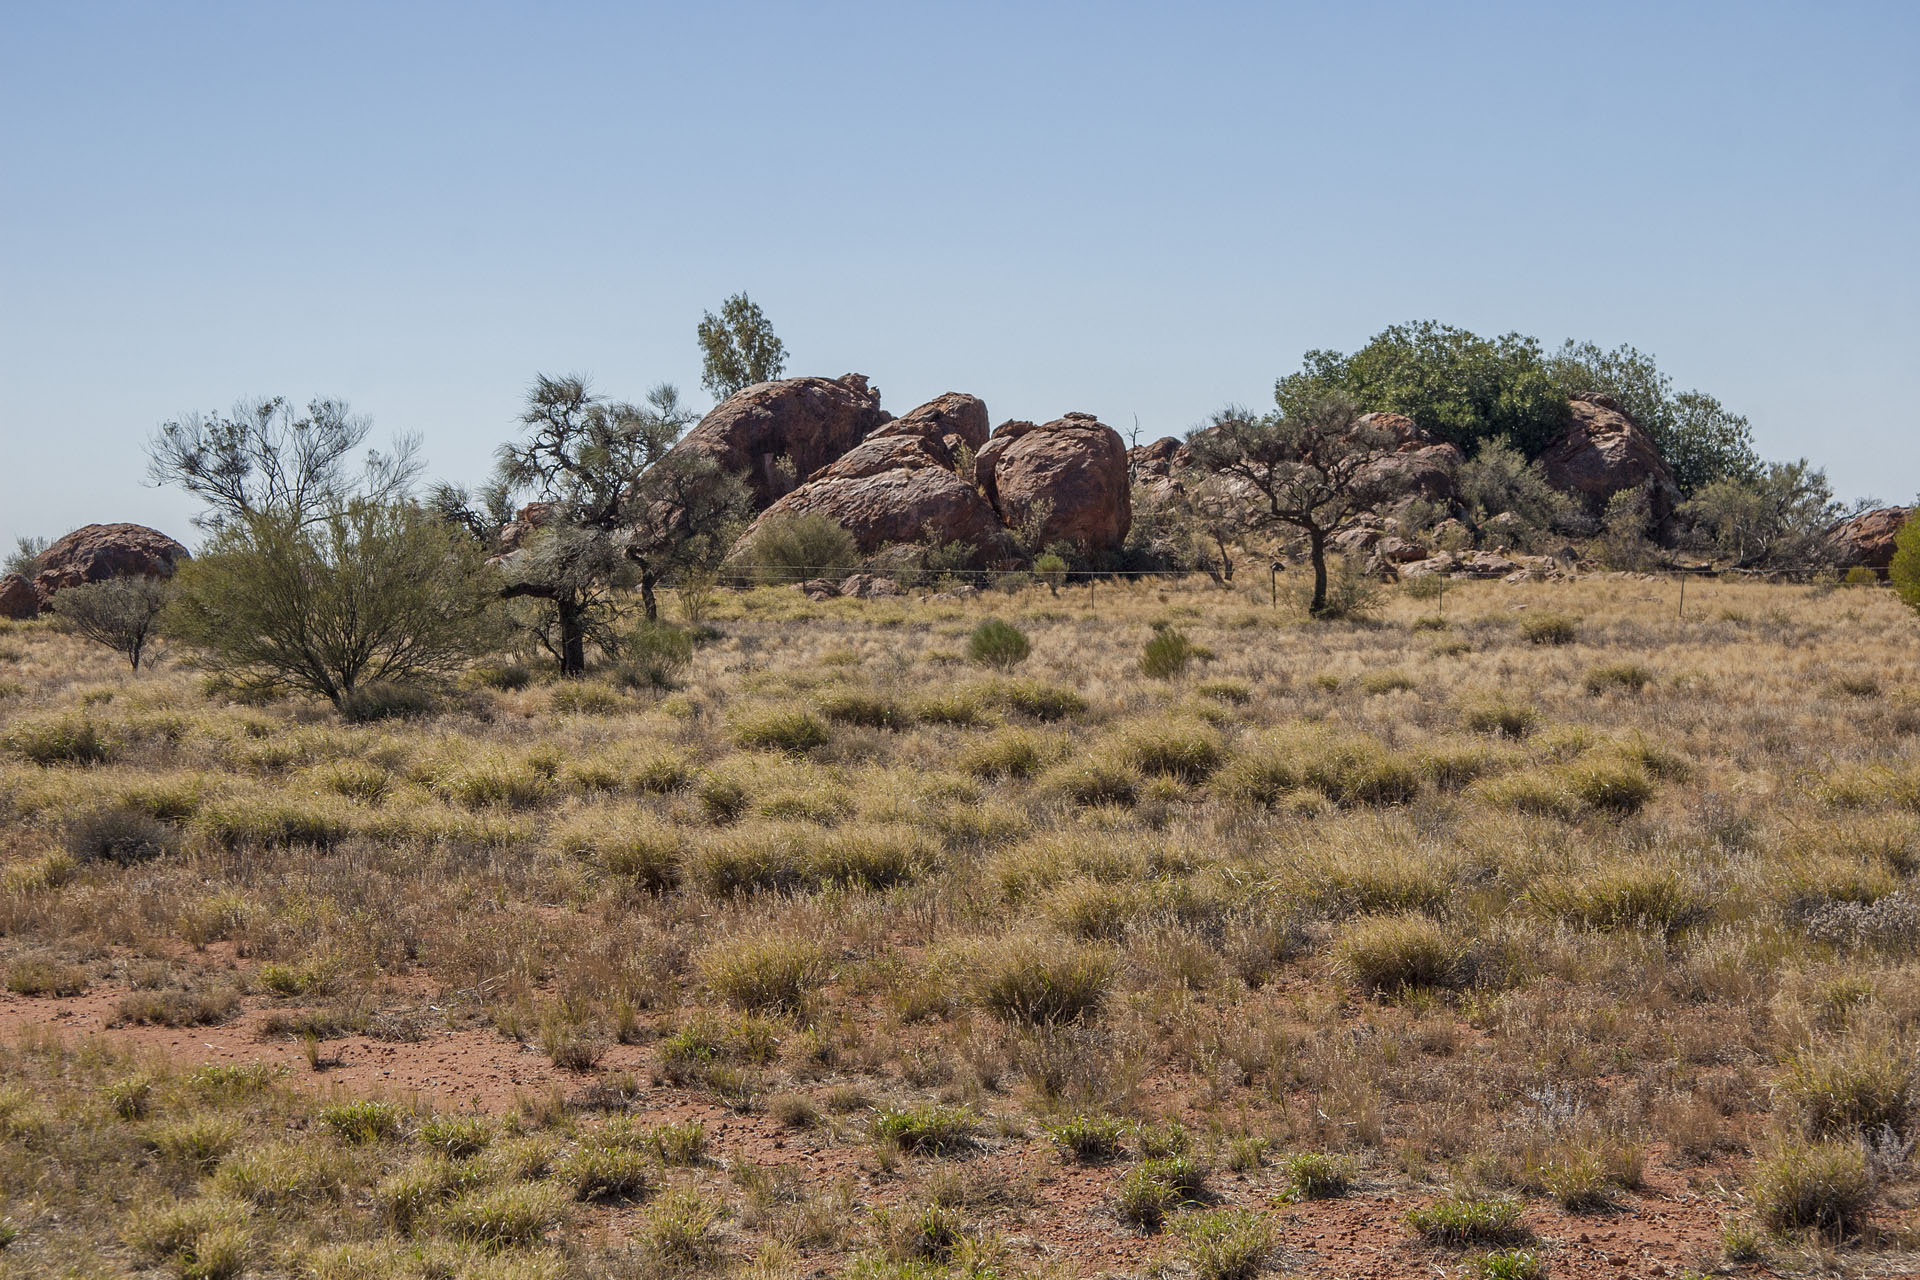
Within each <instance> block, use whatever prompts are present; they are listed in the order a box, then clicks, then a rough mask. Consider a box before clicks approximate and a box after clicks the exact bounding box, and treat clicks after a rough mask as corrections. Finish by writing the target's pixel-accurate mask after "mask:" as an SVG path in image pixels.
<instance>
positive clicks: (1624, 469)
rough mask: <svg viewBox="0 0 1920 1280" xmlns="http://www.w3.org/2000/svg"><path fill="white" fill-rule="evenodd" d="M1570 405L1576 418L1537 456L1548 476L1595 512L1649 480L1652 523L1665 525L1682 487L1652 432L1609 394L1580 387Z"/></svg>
mask: <svg viewBox="0 0 1920 1280" xmlns="http://www.w3.org/2000/svg"><path fill="white" fill-rule="evenodd" d="M1568 408H1569V410H1570V412H1571V413H1572V417H1573V420H1572V422H1570V423H1569V424H1568V426H1567V429H1566V430H1565V431H1563V432H1561V433H1560V436H1559V438H1558V439H1556V440H1555V441H1554V442H1553V443H1552V444H1550V445H1548V446H1547V449H1546V452H1544V453H1542V454H1541V455H1540V458H1539V462H1540V466H1541V468H1542V469H1543V470H1544V471H1545V472H1546V475H1547V481H1548V482H1549V483H1550V484H1552V485H1553V486H1554V487H1555V488H1556V489H1561V490H1564V491H1565V492H1567V493H1571V494H1573V495H1574V496H1575V497H1578V498H1580V499H1582V500H1583V501H1584V502H1585V503H1586V506H1587V509H1588V511H1589V512H1591V513H1593V514H1595V515H1597V514H1599V513H1600V511H1601V510H1602V509H1603V508H1605V506H1606V504H1607V499H1608V498H1611V497H1612V496H1613V495H1614V494H1616V493H1619V492H1621V491H1622V490H1625V489H1637V488H1639V487H1640V486H1641V485H1650V486H1651V488H1650V494H1649V496H1650V497H1651V499H1652V505H1653V520H1654V524H1655V525H1656V526H1657V527H1663V526H1665V525H1666V523H1667V522H1668V520H1670V519H1671V518H1672V516H1673V510H1674V508H1675V507H1677V506H1678V505H1679V504H1680V490H1679V488H1678V486H1676V485H1675V484H1674V482H1673V472H1672V471H1670V470H1668V469H1667V464H1666V462H1665V460H1663V459H1662V458H1661V457H1660V450H1659V449H1658V448H1656V447H1655V446H1654V443H1653V437H1652V436H1649V435H1648V434H1647V433H1646V432H1645V431H1642V430H1641V429H1640V427H1639V425H1638V424H1636V423H1635V422H1634V420H1633V419H1632V418H1630V417H1628V416H1627V411H1626V410H1625V409H1624V408H1623V407H1622V406H1621V404H1620V402H1619V401H1618V400H1615V399H1614V398H1613V397H1612V396H1610V395H1605V394H1602V393H1600V392H1597V391H1582V392H1580V393H1579V394H1578V395H1576V396H1574V397H1573V399H1572V400H1571V401H1569V402H1568Z"/></svg>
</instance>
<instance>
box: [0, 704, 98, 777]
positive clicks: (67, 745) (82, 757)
mask: <svg viewBox="0 0 1920 1280" xmlns="http://www.w3.org/2000/svg"><path fill="white" fill-rule="evenodd" d="M0 743H4V744H5V746H6V748H7V750H8V751H10V752H12V753H13V754H14V755H16V756H19V757H20V758H21V759H23V760H26V761H28V762H30V763H32V764H38V765H57V764H105V763H107V761H109V760H111V759H113V757H114V755H115V754H116V752H117V750H118V746H119V744H118V743H117V742H115V741H114V739H113V738H112V737H111V736H110V735H109V734H108V733H107V731H106V730H105V729H103V728H101V727H100V725H99V723H98V722H97V721H95V720H94V719H92V718H91V717H89V716H85V715H80V714H77V713H73V712H67V713H64V714H61V715H54V716H39V717H28V718H24V719H20V720H16V721H14V723H13V724H12V725H11V726H9V727H8V729H7V732H6V734H5V736H4V737H0Z"/></svg>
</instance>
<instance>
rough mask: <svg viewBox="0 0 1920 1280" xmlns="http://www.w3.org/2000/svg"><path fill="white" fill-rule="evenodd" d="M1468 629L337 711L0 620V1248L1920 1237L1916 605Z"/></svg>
mask: <svg viewBox="0 0 1920 1280" xmlns="http://www.w3.org/2000/svg"><path fill="white" fill-rule="evenodd" d="M1444 604H1445V614H1444V616H1442V615H1440V614H1439V613H1438V611H1437V609H1436V603H1435V602H1434V601H1433V600H1430V599H1414V598H1412V597H1411V595H1410V593H1409V592H1408V591H1407V590H1406V588H1395V589H1391V590H1389V591H1388V593H1387V594H1386V596H1385V602H1384V605H1383V607H1382V608H1381V610H1380V611H1379V614H1378V617H1377V619H1376V620H1374V621H1372V622H1319V623H1311V624H1310V623H1307V622H1305V621H1304V620H1303V619H1302V618H1301V617H1300V616H1299V615H1298V614H1296V613H1293V612H1289V611H1287V610H1285V609H1277V608H1274V607H1273V606H1272V605H1271V604H1270V603H1269V602H1267V601H1266V600H1265V599H1264V598H1263V597H1261V596H1260V595H1258V594H1256V593H1253V592H1250V591H1247V590H1245V589H1241V590H1237V591H1229V590H1222V589H1218V588H1216V587H1212V586H1207V585H1204V584H1203V582H1202V581H1201V580H1200V579H1197V578H1196V579H1193V580H1191V581H1189V582H1187V583H1184V584H1175V583H1167V582H1156V583H1152V584H1141V585H1135V586H1131V587H1128V586H1125V585H1118V584H1116V585H1114V586H1112V587H1108V586H1105V585H1103V586H1102V587H1101V588H1100V591H1099V594H1098V607H1097V610H1090V609H1089V608H1088V607H1087V605H1086V603H1085V601H1084V599H1082V598H1080V597H1073V598H1071V599H1069V598H1067V597H1064V596H1063V597H1058V598H1056V597H1054V596H1053V595H1051V594H1050V593H1049V591H1048V589H1047V588H1046V586H1044V585H1035V586H1029V587H1026V588H1024V589H1022V590H1019V591H1016V592H1004V593H986V594H983V595H980V596H975V597H969V598H967V599H965V600H962V601H914V600H911V599H900V600H896V601H858V600H846V599H843V600H831V601H826V602H820V603H816V602H810V601H808V600H806V599H805V598H803V597H802V596H800V595H799V594H798V593H796V592H794V591H792V590H786V589H778V588H758V589H753V590H748V591H742V592H737V593H715V594H714V595H713V596H712V598H711V599H707V600H704V601H702V610H703V613H704V615H705V621H704V622H703V623H702V624H701V625H700V626H699V627H697V628H688V629H687V630H685V631H684V632H680V633H679V634H680V635H682V636H683V637H691V638H693V639H694V640H695V641H696V643H694V644H693V645H692V647H691V652H690V653H681V654H679V655H678V656H676V657H674V658H673V660H672V661H665V662H663V663H662V664H661V665H660V666H659V669H658V671H657V672H656V677H655V678H648V679H638V680H636V679H629V678H625V677H624V676H623V672H622V669H621V667H620V665H619V664H617V663H614V662H611V661H609V662H608V663H606V664H605V665H603V666H601V667H596V668H592V669H590V670H589V671H588V673H587V676H586V678H585V679H583V680H559V679H555V678H552V677H551V676H549V675H548V674H547V672H548V671H550V670H551V667H552V664H546V665H545V666H536V665H535V664H529V663H524V662H520V661H517V660H515V659H512V658H510V657H506V656H502V657H499V658H497V659H489V660H487V661H483V662H480V663H478V664H475V665H472V666H470V667H469V668H467V669H466V670H465V671H464V674H462V675H461V676H460V677H459V680H458V683H457V685H455V686H450V687H448V688H447V689H445V690H443V691H442V692H441V693H440V694H438V695H437V696H435V697H433V698H431V699H422V698H421V697H418V696H412V695H409V696H406V697H401V696H398V695H395V696H393V697H392V698H391V699H389V700H384V701H383V700H381V699H379V698H376V699H374V700H373V701H372V702H369V703H366V704H365V705H362V706H361V707H360V708H359V709H358V710H357V711H356V710H354V709H352V708H349V707H347V706H344V705H343V706H342V707H340V708H339V709H336V708H335V707H334V706H332V705H331V704H330V703H328V702H327V701H325V700H322V699H319V698H311V697H307V696H284V697H280V698H277V699H276V698H264V697H262V696H260V695H258V694H255V693H252V692H249V691H247V690H244V689H236V688H234V687H232V686H227V685H222V684H220V683H219V682H208V681H206V679H205V678H204V677H203V676H201V675H200V674H199V673H196V672H195V671H193V670H191V669H190V668H188V667H185V666H183V665H180V664H178V663H173V662H169V663H165V664H163V665H161V666H160V667H159V668H158V669H153V670H146V671H140V672H138V673H135V672H133V671H132V670H131V669H130V666H129V663H128V662H127V661H126V660H125V659H124V658H123V657H120V656H117V655H115V654H114V653H112V652H110V651H109V650H106V649H103V648H98V647H89V646H87V645H85V644H84V643H83V642H82V640H81V639H80V638H78V637H76V636H74V635H71V634H68V633H65V632H62V631H60V630H58V629H56V628H55V627H54V626H53V625H52V624H51V623H46V622H40V623H31V624H19V625H14V626H11V627H10V629H8V630H7V631H6V632H5V633H4V634H3V635H0V682H3V683H0V688H3V689H4V702H0V716H3V717H4V725H0V754H3V755H4V763H0V807H3V808H4V815H5V822H4V824H3V826H0V831H3V834H0V857H4V867H0V970H3V973H4V980H5V986H6V988H7V994H6V995H5V996H4V998H3V1000H4V1002H3V1003H0V1028H4V1030H5V1032H6V1045H7V1047H5V1048H4V1049H3V1050H0V1080H3V1081H4V1083H3V1084H0V1197H3V1199H4V1204H3V1206H0V1275H18V1276H29V1275H33V1276H38V1275H58V1274H72V1275H81V1276H89V1275H113V1274H128V1273H137V1272H140V1271H142V1270H145V1269H151V1270H154V1271H157V1272H158V1273H160V1274H174V1275H180V1276H189V1277H219V1276H238V1275H242V1274H259V1275H275V1276H278V1275H288V1276H293V1275H299V1276H315V1277H322V1278H324V1280H344V1278H345V1277H360V1276H369V1277H370V1276H416V1277H429V1276H434V1277H437V1276H468V1275H471V1276H502V1277H506V1276H511V1277H520V1276H548V1275H551V1276H627V1275H638V1274H643V1273H645V1274H684V1275H692V1274H742V1275H753V1276H766V1277H774V1276H801V1275H817V1274H827V1275H837V1274H842V1273H846V1274H852V1275H859V1276H867V1277H913V1278H915V1280H919V1278H921V1277H939V1276H959V1275H986V1274H989V1273H992V1274H1001V1275H1007V1276H1012V1275H1022V1274H1042V1273H1044V1274H1053V1275H1062V1276H1065V1275H1077V1274H1095V1273H1099V1272H1120V1273H1144V1272H1146V1271H1149V1270H1153V1269H1156V1268H1171V1269H1172V1273H1173V1274H1188V1273H1190V1274H1193V1275H1196V1276H1200V1277H1203V1280H1245V1278H1247V1277H1251V1276H1254V1275H1256V1274H1260V1273H1263V1272H1266V1273H1273V1274H1282V1275H1284V1274H1299V1275H1319V1276H1346V1275H1354V1274H1363V1273H1364V1274H1374V1275H1416V1274H1419V1275H1427V1274H1456V1273H1458V1274H1470V1275H1485V1276H1537V1275H1569V1276H1570V1275H1588V1274H1593V1275H1614V1274H1656V1272H1654V1271H1653V1270H1652V1268H1653V1267H1654V1266H1655V1265H1656V1264H1657V1265H1659V1266H1661V1267H1664V1268H1666V1270H1667V1272H1668V1273H1670V1274H1677V1273H1679V1272H1681V1271H1683V1270H1686V1269H1692V1270H1694V1271H1697V1272H1708V1271H1716V1270H1719V1269H1722V1268H1725V1269H1729V1270H1732V1271H1735V1272H1738V1271H1739V1270H1740V1269H1742V1268H1764V1269H1766V1271H1767V1272H1770V1273H1772V1274H1794V1273H1809V1274H1811V1273H1829V1272H1832V1271H1836V1270H1838V1271H1847V1272H1851V1271H1857V1272H1859V1273H1861V1274H1898V1273H1902V1272H1904V1271H1907V1270H1909V1269H1910V1268H1911V1266H1912V1263H1913V1260H1914V1258H1915V1256H1916V1251H1915V1249H1914V1243H1915V1242H1914V1240H1913V1219H1912V1212H1911V1206H1912V1205H1913V1204H1914V1203H1915V1199H1914V1191H1915V1188H1916V1185H1917V1183H1916V1179H1915V1175H1914V1171H1913V1169H1912V1167H1911V1165H1910V1162H1909V1161H1910V1154H1911V1151H1912V1146H1913V1138H1914V1134H1915V1132H1916V1131H1917V1130H1920V1077H1917V1076H1916V1060H1915V1044H1916V1035H1917V1034H1920V971H1917V970H1916V969H1915V966H1914V960H1913V957H1914V955H1915V949H1916V945H1920V904H1917V903H1916V894H1915V890H1914V889H1913V888H1912V886H1911V884H1910V881H1911V879H1912V877H1913V875H1914V873H1915V871H1916V868H1920V753H1917V752H1916V748H1915V743H1916V741H1917V740H1920V660H1917V659H1916V656H1915V647H1914V644H1913V627H1914V618H1913V615H1912V613H1911V612H1910V611H1909V610H1907V609H1906V608H1904V607H1903V606H1902V605H1901V604H1900V602H1899V601H1898V600H1897V599H1896V598H1895V596H1894V593H1892V592H1889V591H1884V590H1880V589H1875V588H1865V587H1860V588H1848V587H1832V586H1816V587H1808V586H1785V585H1773V586H1766V585H1757V584H1754V585H1747V584H1729V583H1710V584H1704V585H1702V584H1696V585H1695V586H1693V587H1692V588H1690V589H1689V593H1688V598H1687V615H1686V617H1685V618H1680V617H1677V616H1676V608H1675V605H1676V601H1675V598H1674V593H1673V590H1672V588H1671V587H1669V586H1667V585H1665V584H1657V583H1653V582H1650V581H1647V580H1643V579H1639V578H1627V577H1613V578H1593V577H1589V578H1583V579H1580V580H1578V581H1574V582H1567V583H1540V584H1529V585H1509V584H1498V583H1490V584H1462V585H1460V586H1458V587H1455V588H1453V589H1450V590H1449V592H1448V594H1447V596H1446V598H1445V601H1444ZM671 609H672V605H671V602H669V603H668V611H669V612H670V613H671ZM996 624H997V625H996ZM370 687H371V686H370ZM429 1061H438V1062H441V1063H443V1064H444V1065H443V1066H440V1067H435V1068H434V1069H433V1070H434V1071H435V1072H437V1074H434V1075H432V1077H431V1083H421V1081H422V1080H424V1079H426V1077H424V1076H422V1075H420V1074H419V1073H418V1072H415V1073H414V1074H408V1071H407V1069H406V1068H407V1064H409V1063H414V1062H429ZM369 1063H372V1064H375V1065H377V1066H378V1067H379V1068H380V1071H385V1072H388V1073H389V1074H390V1075H391V1077H392V1079H394V1080H401V1081H411V1082H413V1083H410V1084H392V1083H383V1079H382V1076H381V1074H380V1073H379V1071H376V1070H374V1069H373V1068H372V1067H369V1066H368V1065H367V1064H369ZM502 1063H508V1064H513V1063H519V1064H525V1065H524V1070H521V1071H520V1078H522V1079H523V1080H524V1081H525V1083H522V1084H520V1085H518V1086H514V1087H501V1086H499V1085H497V1084H485V1083H483V1082H482V1081H481V1078H480V1076H481V1075H482V1074H485V1073H482V1072H479V1068H481V1067H485V1068H487V1069H489V1070H493V1069H494V1068H496V1067H498V1066H499V1064H502ZM463 1072H470V1073H473V1074H471V1075H466V1074H463ZM489 1078H491V1077H489ZM1616 1260H1617V1261H1616Z"/></svg>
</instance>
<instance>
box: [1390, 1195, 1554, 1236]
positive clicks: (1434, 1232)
mask: <svg viewBox="0 0 1920 1280" xmlns="http://www.w3.org/2000/svg"><path fill="white" fill-rule="evenodd" d="M1520 1212H1521V1204H1520V1202H1519V1201H1518V1200H1516V1199H1514V1198H1513V1197H1512V1196H1475V1195H1462V1194H1458V1193H1456V1194H1454V1195H1450V1196H1447V1197H1446V1198H1445V1199H1442V1200H1440V1201H1437V1202H1436V1203H1434V1204H1431V1205H1427V1206H1425V1207H1424V1208H1420V1209H1414V1210H1411V1211H1410V1212H1409V1213H1408V1214H1407V1225H1408V1226H1409V1227H1411V1228H1412V1229H1413V1231H1414V1232H1415V1234H1417V1235H1419V1236H1422V1237H1424V1238H1425V1239H1426V1240H1428V1241H1429V1242H1431V1243H1433V1244H1444V1245H1452V1246H1454V1247H1456V1248H1465V1247H1470V1246H1476V1245H1478V1246H1485V1245H1502V1244H1515V1243H1518V1242H1520V1241H1524V1240H1526V1239H1527V1238H1528V1236H1529V1235H1530V1234H1531V1233H1530V1232H1529V1231H1528V1230H1527V1229H1526V1227H1525V1226H1524V1225H1522V1223H1521V1221H1520Z"/></svg>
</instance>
